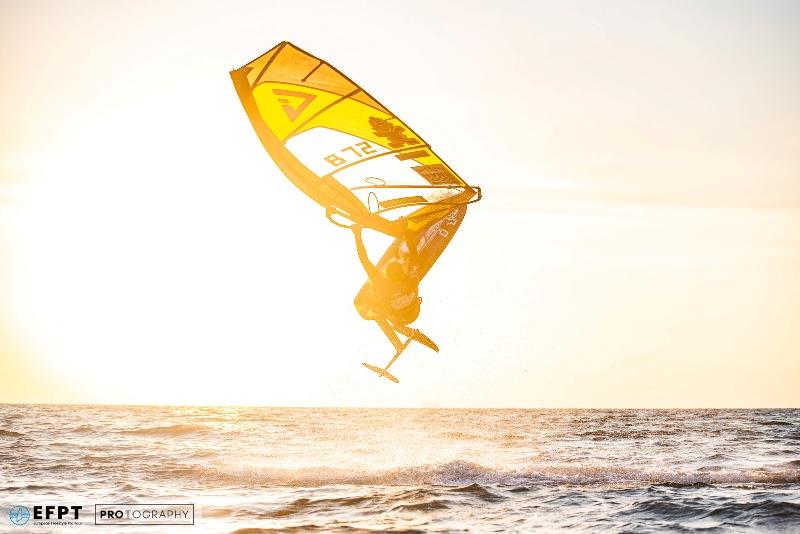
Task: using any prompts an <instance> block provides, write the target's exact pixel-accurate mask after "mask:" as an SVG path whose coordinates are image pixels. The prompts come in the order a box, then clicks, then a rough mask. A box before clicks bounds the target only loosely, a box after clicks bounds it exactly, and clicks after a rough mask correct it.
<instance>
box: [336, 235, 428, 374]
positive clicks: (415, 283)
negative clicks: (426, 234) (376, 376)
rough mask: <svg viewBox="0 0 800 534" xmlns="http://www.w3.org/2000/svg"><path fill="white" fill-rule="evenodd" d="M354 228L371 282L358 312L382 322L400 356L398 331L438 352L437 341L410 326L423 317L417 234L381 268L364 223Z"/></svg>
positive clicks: (362, 293)
mask: <svg viewBox="0 0 800 534" xmlns="http://www.w3.org/2000/svg"><path fill="white" fill-rule="evenodd" d="M351 230H352V231H353V235H354V236H355V240H356V250H357V251H358V258H359V260H361V265H363V266H364V270H365V271H366V272H367V275H368V276H369V282H368V283H367V284H366V285H365V287H364V288H363V289H362V290H361V291H360V292H359V294H358V295H357V296H356V299H355V302H354V304H355V306H356V309H358V312H359V313H360V314H361V316H362V317H363V318H364V319H366V320H371V321H375V322H376V323H377V324H378V326H379V327H380V329H381V330H382V331H383V333H384V334H385V335H386V337H388V338H389V341H391V342H392V345H394V346H395V348H396V349H397V350H398V355H399V352H400V351H401V350H402V349H401V347H402V344H401V343H400V341H399V339H398V338H397V335H396V332H399V333H400V334H403V335H404V336H406V337H408V338H410V339H413V340H415V341H419V342H420V343H422V344H423V345H426V346H427V347H429V348H431V349H433V350H435V351H436V352H438V351H439V348H438V347H437V346H436V344H435V343H434V342H433V341H431V340H430V339H428V338H427V337H426V336H425V335H424V334H422V333H421V332H420V331H419V330H417V329H413V328H409V327H408V326H407V325H409V324H411V323H412V322H414V321H415V320H416V319H417V317H418V316H419V311H420V304H421V303H422V299H421V298H420V297H419V281H420V277H419V257H418V255H417V242H416V239H415V238H414V236H413V234H412V233H411V232H408V233H406V235H405V237H404V240H405V246H402V245H401V246H400V247H398V251H399V252H398V256H397V257H395V258H393V259H391V260H390V261H389V262H388V263H387V264H386V265H385V266H384V267H383V268H382V269H379V268H378V267H376V266H375V265H373V264H372V262H371V261H370V260H369V257H368V256H367V250H366V248H365V247H364V241H363V239H362V237H361V231H362V228H361V226H360V225H357V224H356V225H353V226H351ZM393 361H394V360H393ZM387 367H388V366H387Z"/></svg>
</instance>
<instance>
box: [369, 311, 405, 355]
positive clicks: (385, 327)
mask: <svg viewBox="0 0 800 534" xmlns="http://www.w3.org/2000/svg"><path fill="white" fill-rule="evenodd" d="M375 324H377V325H378V326H379V327H380V329H381V331H382V332H383V333H384V335H385V336H386V337H387V338H388V339H389V341H390V342H391V343H392V345H393V346H394V348H395V350H396V351H398V352H400V351H401V350H402V349H403V342H402V341H400V338H399V337H397V333H396V332H395V329H394V328H393V327H392V324H391V323H390V322H389V321H388V320H386V319H375Z"/></svg>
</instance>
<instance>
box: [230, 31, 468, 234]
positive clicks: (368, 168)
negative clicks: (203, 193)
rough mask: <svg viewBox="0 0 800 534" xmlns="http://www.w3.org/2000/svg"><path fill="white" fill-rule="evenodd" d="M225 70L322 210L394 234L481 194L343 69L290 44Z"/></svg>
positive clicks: (262, 134)
mask: <svg viewBox="0 0 800 534" xmlns="http://www.w3.org/2000/svg"><path fill="white" fill-rule="evenodd" d="M231 78H232V79H233V83H234V85H235V87H236V91H237V93H238V95H239V98H240V99H241V101H242V104H243V106H244V108H245V110H246V111H247V114H248V116H249V118H250V121H251V122H252V124H253V127H254V128H255V130H256V133H257V134H258V136H259V138H260V139H261V141H262V143H263V144H264V147H265V148H266V149H267V151H268V152H269V154H270V155H271V156H272V158H273V160H274V161H275V163H276V164H277V165H278V167H280V169H281V170H282V171H283V173H284V174H285V175H286V176H287V177H288V178H289V179H290V180H291V181H292V182H293V183H294V184H295V185H296V186H297V187H298V188H300V190H302V191H303V192H304V193H306V194H307V195H308V196H309V197H311V198H312V199H314V200H315V201H317V202H318V203H319V204H321V205H322V206H324V207H325V208H326V209H327V210H328V216H329V217H331V216H332V215H338V216H339V217H343V218H345V219H349V220H350V221H353V222H357V223H359V224H362V225H363V226H365V227H369V228H373V229H375V230H378V231H381V232H384V233H386V234H389V235H393V236H400V235H401V234H402V232H403V230H404V229H412V230H413V229H421V228H423V227H425V226H427V225H429V224H431V223H432V222H434V221H435V220H436V219H438V218H440V217H442V216H444V215H445V214H447V213H448V212H449V211H450V210H451V209H452V208H453V206H454V205H463V204H467V203H470V202H475V201H477V200H479V199H480V189H479V188H478V187H473V186H470V185H468V184H467V183H466V182H465V181H464V180H462V179H461V178H460V177H459V176H458V175H457V174H456V173H455V172H454V171H453V170H452V169H451V168H450V167H449V166H448V165H447V164H446V163H445V162H444V161H442V160H441V159H440V158H439V157H438V156H437V155H436V154H435V153H434V152H433V150H431V147H430V146H429V145H428V144H427V143H426V142H425V141H424V140H423V139H422V137H421V136H420V135H418V134H417V133H416V132H414V131H413V130H412V129H411V128H409V127H408V126H407V125H406V124H405V123H403V122H402V121H401V120H400V119H399V118H397V117H396V116H395V115H394V114H393V113H392V112H390V111H389V110H388V109H386V108H385V107H384V106H383V105H381V104H380V103H379V102H378V101H377V100H375V99H374V98H373V97H372V96H370V95H369V93H367V92H366V91H364V90H363V89H362V88H361V87H359V86H358V85H356V84H355V83H354V82H353V81H351V80H350V79H349V78H347V77H346V76H345V75H344V74H342V73H341V72H339V71H338V70H336V69H335V68H334V67H332V66H331V65H329V64H328V63H326V62H325V61H323V60H321V59H318V58H316V57H314V56H312V55H311V54H309V53H307V52H305V51H303V50H301V49H299V48H297V47H296V46H294V45H292V44H291V43H288V42H283V43H280V44H279V45H277V46H275V47H274V48H273V49H271V50H270V51H268V52H267V53H265V54H264V55H262V56H260V57H258V58H256V59H254V60H253V61H251V62H249V63H247V64H246V65H244V66H243V67H241V68H239V69H236V70H233V71H231ZM332 220H334V219H332ZM334 222H335V221H334Z"/></svg>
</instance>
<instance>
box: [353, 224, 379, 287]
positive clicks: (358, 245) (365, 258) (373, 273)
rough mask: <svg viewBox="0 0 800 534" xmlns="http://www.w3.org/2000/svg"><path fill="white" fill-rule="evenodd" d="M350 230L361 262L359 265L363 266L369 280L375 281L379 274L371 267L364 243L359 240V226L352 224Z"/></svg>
mask: <svg viewBox="0 0 800 534" xmlns="http://www.w3.org/2000/svg"><path fill="white" fill-rule="evenodd" d="M350 229H351V230H352V231H353V235H354V236H355V238H356V250H358V259H359V260H361V265H363V266H364V270H365V271H367V275H368V276H369V277H370V278H371V279H373V280H377V279H378V278H380V275H381V273H380V271H378V269H377V268H376V267H375V266H374V265H372V262H371V261H369V256H367V249H366V248H365V247H364V241H363V240H362V239H361V226H359V225H357V224H354V225H353V226H351V227H350Z"/></svg>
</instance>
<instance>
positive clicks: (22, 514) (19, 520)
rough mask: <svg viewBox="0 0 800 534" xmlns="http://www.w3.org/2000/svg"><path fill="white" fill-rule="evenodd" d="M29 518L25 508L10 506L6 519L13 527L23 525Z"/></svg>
mask: <svg viewBox="0 0 800 534" xmlns="http://www.w3.org/2000/svg"><path fill="white" fill-rule="evenodd" d="M30 518H31V511H30V510H28V508H27V507H25V506H19V505H17V506H12V507H11V510H9V511H8V519H9V521H11V522H12V523H14V524H15V525H24V524H25V523H27V522H28V520H29V519H30Z"/></svg>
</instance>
